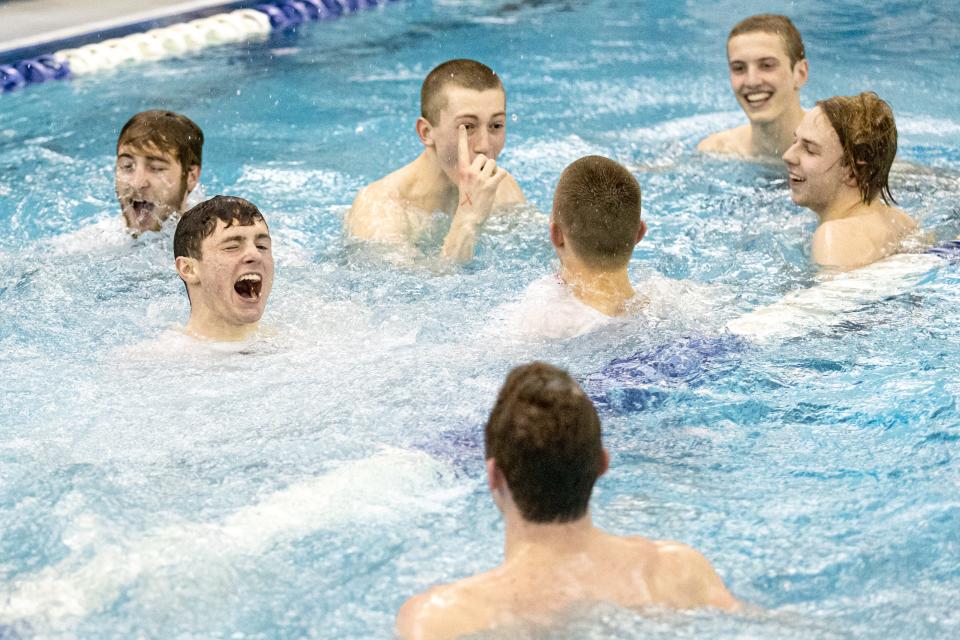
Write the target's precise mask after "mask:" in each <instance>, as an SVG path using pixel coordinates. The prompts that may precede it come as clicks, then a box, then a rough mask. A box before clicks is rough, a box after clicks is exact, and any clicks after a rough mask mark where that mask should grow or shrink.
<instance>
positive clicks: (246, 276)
mask: <svg viewBox="0 0 960 640" xmlns="http://www.w3.org/2000/svg"><path fill="white" fill-rule="evenodd" d="M244 280H252V281H253V282H260V280H262V278H261V277H260V274H257V273H245V274H243V275H242V276H240V277H239V278H238V279H237V282H243V281H244Z"/></svg>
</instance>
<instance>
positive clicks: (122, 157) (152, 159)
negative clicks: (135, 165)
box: [117, 153, 172, 164]
mask: <svg viewBox="0 0 960 640" xmlns="http://www.w3.org/2000/svg"><path fill="white" fill-rule="evenodd" d="M145 157H146V159H147V162H164V163H166V164H170V163H171V162H172V161H171V160H169V159H167V158H161V157H159V156H145ZM134 159H135V158H134V157H133V154H130V153H121V154H119V155H117V160H134Z"/></svg>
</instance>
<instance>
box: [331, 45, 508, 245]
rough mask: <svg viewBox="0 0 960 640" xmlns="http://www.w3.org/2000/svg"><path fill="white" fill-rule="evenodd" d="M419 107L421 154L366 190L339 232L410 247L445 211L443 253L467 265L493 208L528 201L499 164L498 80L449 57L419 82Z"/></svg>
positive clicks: (503, 118)
mask: <svg viewBox="0 0 960 640" xmlns="http://www.w3.org/2000/svg"><path fill="white" fill-rule="evenodd" d="M420 110H421V114H420V117H419V118H418V119H417V122H416V129H417V135H418V136H419V138H420V142H421V143H422V144H423V147H424V149H423V152H422V153H421V154H420V155H419V156H418V157H417V158H416V159H415V160H414V161H413V162H411V163H410V164H408V165H406V166H404V167H402V168H400V169H398V170H396V171H394V172H393V173H391V174H389V175H387V176H386V177H384V178H381V179H380V180H377V181H376V182H374V183H372V184H370V185H368V186H367V187H365V188H363V189H362V190H361V191H360V192H359V193H358V194H357V197H356V199H355V200H354V202H353V206H352V207H351V209H350V211H349V212H348V213H347V215H346V218H345V219H344V229H345V230H346V232H347V234H348V235H350V236H352V237H353V238H356V239H358V240H369V241H374V242H381V243H386V244H391V245H400V246H404V247H412V246H413V244H414V242H416V240H417V239H418V238H419V237H420V235H421V234H423V233H424V231H425V230H426V228H427V226H428V224H429V222H430V219H431V218H432V216H433V214H434V212H436V211H442V212H444V213H445V214H447V215H449V216H450V217H451V223H450V230H449V232H448V233H447V234H446V237H445V238H444V241H443V248H442V250H441V253H442V255H443V256H445V257H448V258H452V259H455V260H460V261H466V260H469V259H471V258H472V257H473V253H474V245H475V244H476V241H477V236H478V235H479V233H480V230H481V227H482V226H483V223H484V222H485V221H486V219H487V218H488V217H489V216H490V213H491V212H492V211H493V210H494V208H496V207H498V206H501V205H508V204H515V203H522V202H525V201H526V200H525V198H524V195H523V192H522V191H521V190H520V186H519V185H518V184H517V182H516V180H514V179H513V176H511V175H510V174H509V173H507V171H506V170H505V169H504V168H503V167H500V166H499V165H498V164H497V157H498V156H499V155H500V152H501V151H502V150H503V146H504V144H505V142H506V134H507V107H506V93H505V92H504V89H503V83H502V82H501V81H500V78H499V77H498V76H497V74H496V73H494V72H493V70H492V69H490V68H489V67H487V66H486V65H484V64H481V63H479V62H476V61H474V60H449V61H447V62H444V63H443V64H441V65H439V66H438V67H436V68H435V69H433V71H431V72H430V73H429V74H428V75H427V77H426V79H425V80H424V82H423V86H422V88H421V91H420Z"/></svg>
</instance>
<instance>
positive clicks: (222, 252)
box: [173, 196, 273, 342]
mask: <svg viewBox="0 0 960 640" xmlns="http://www.w3.org/2000/svg"><path fill="white" fill-rule="evenodd" d="M173 253H174V259H175V262H176V267H177V274H178V275H179V276H180V278H181V279H182V280H183V282H184V285H185V286H186V288H187V297H188V298H189V300H190V320H189V322H188V323H187V325H186V327H184V332H185V333H186V334H187V335H190V336H193V337H195V338H200V339H203V340H208V341H214V342H235V341H242V340H246V339H249V338H251V337H253V336H254V335H255V334H256V333H257V331H258V330H259V328H260V317H261V316H262V315H263V310H264V308H265V307H266V305H267V297H268V296H269V295H270V289H271V288H272V286H273V254H272V253H271V242H270V230H269V229H268V228H267V223H266V221H265V220H264V218H263V214H261V213H260V211H259V210H258V209H257V207H255V206H254V205H253V204H251V203H250V202H247V201H246V200H244V199H243V198H234V197H229V196H216V197H214V198H211V199H210V200H207V201H205V202H201V203H200V204H198V205H197V206H195V207H193V208H192V209H190V210H189V211H187V212H186V213H185V214H183V217H182V218H181V219H180V222H179V223H177V230H176V233H175V234H174V237H173Z"/></svg>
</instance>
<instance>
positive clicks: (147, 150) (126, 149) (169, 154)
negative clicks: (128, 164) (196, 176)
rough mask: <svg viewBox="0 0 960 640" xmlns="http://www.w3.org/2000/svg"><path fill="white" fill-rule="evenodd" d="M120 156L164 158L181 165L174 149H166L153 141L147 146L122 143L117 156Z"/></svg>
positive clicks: (165, 160)
mask: <svg viewBox="0 0 960 640" xmlns="http://www.w3.org/2000/svg"><path fill="white" fill-rule="evenodd" d="M120 156H130V157H131V158H134V159H136V158H143V159H147V160H162V161H163V162H169V163H170V164H175V165H177V166H179V165H180V162H179V161H178V160H177V157H176V155H175V154H174V153H173V151H172V150H164V149H161V148H160V147H158V146H156V145H155V144H153V143H150V144H147V145H145V146H139V145H137V146H134V145H130V144H122V145H120V148H119V149H117V157H118V158H119V157H120Z"/></svg>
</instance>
